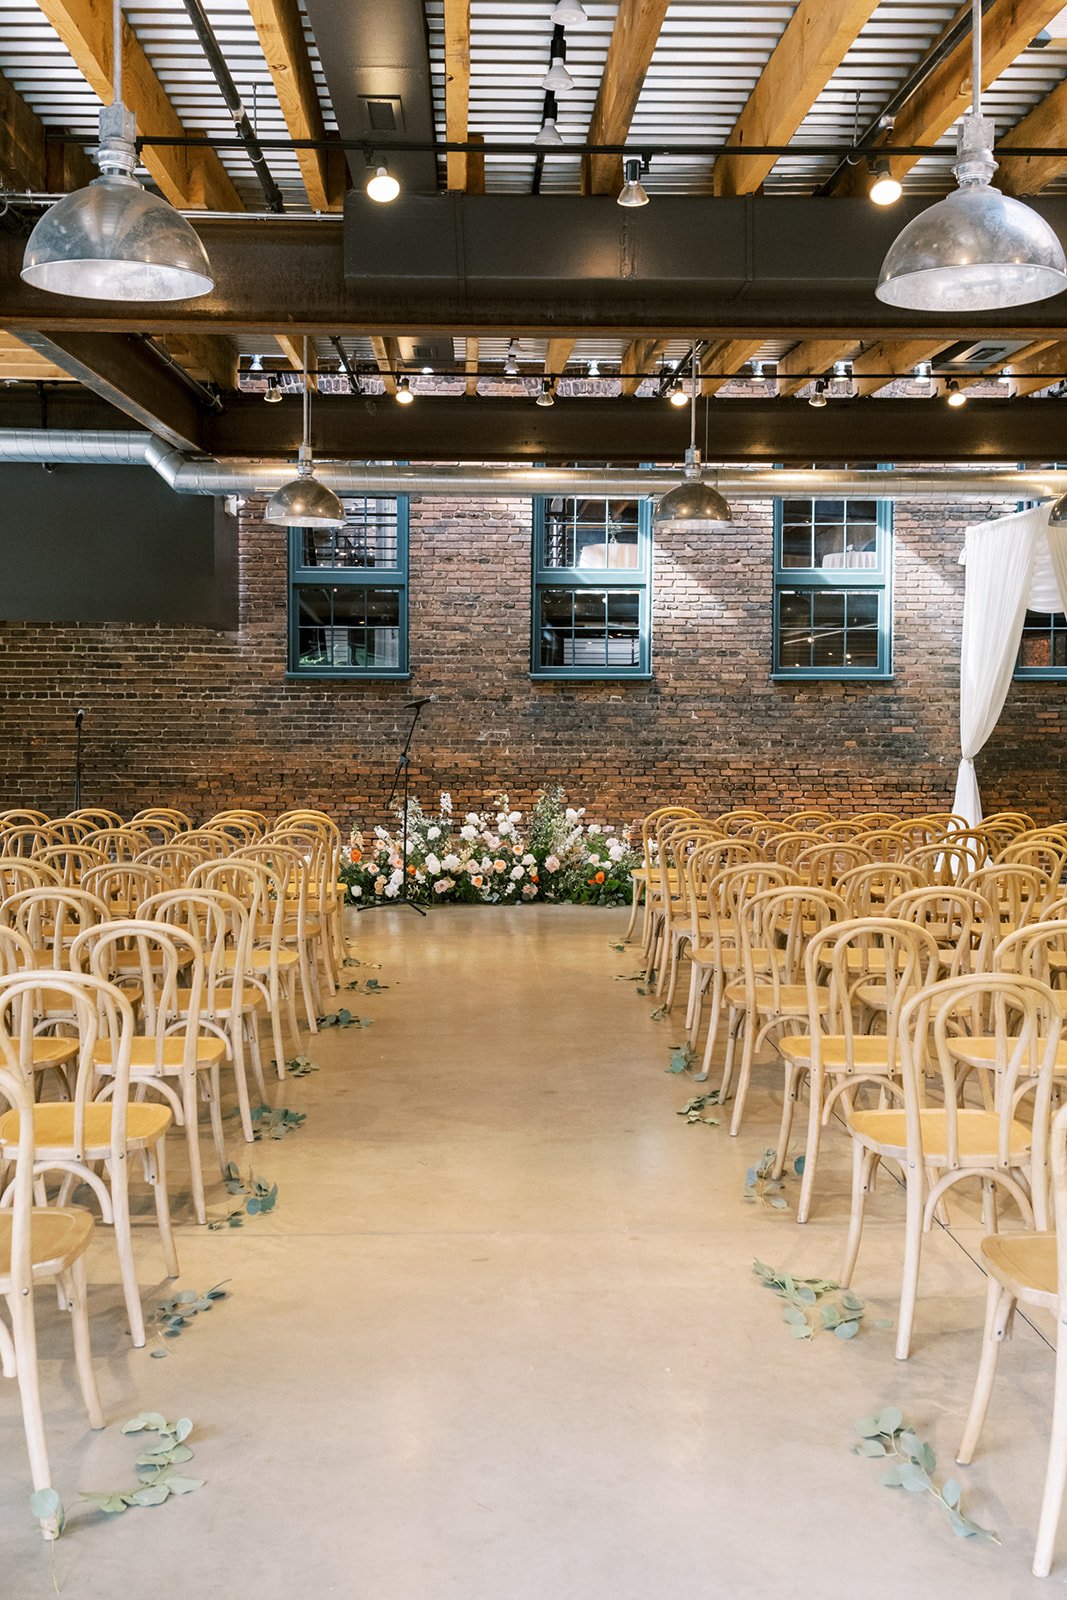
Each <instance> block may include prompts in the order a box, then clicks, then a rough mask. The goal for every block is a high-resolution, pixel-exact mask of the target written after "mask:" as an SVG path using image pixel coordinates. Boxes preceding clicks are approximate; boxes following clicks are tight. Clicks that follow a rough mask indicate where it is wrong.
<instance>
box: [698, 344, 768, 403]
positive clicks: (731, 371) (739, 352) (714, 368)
mask: <svg viewBox="0 0 1067 1600" xmlns="http://www.w3.org/2000/svg"><path fill="white" fill-rule="evenodd" d="M763 345H764V341H763V340H762V339H726V340H724V341H723V342H722V343H721V344H714V345H712V346H711V348H710V349H708V350H705V352H704V354H703V355H702V356H701V358H700V392H701V394H715V393H717V391H718V390H719V389H721V388H722V387H723V385H724V384H726V383H729V382H730V379H731V378H735V377H736V376H737V374H738V373H739V372H740V371H741V368H742V367H743V366H744V365H745V363H746V362H747V361H751V360H752V358H753V357H754V356H757V355H759V352H760V351H761V350H762V348H763Z"/></svg>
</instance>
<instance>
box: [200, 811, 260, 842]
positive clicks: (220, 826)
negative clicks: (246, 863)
mask: <svg viewBox="0 0 1067 1600" xmlns="http://www.w3.org/2000/svg"><path fill="white" fill-rule="evenodd" d="M204 827H205V828H212V829H214V830H215V831H216V832H218V833H224V834H226V835H227V837H228V838H230V839H231V840H232V841H233V844H234V847H236V848H239V847H240V846H241V845H245V844H258V843H259V841H260V840H261V839H262V838H263V836H264V834H265V833H266V831H267V819H266V817H265V816H264V815H263V813H262V812H260V811H217V812H216V813H215V815H214V816H213V817H209V818H208V820H207V822H205V824H204Z"/></svg>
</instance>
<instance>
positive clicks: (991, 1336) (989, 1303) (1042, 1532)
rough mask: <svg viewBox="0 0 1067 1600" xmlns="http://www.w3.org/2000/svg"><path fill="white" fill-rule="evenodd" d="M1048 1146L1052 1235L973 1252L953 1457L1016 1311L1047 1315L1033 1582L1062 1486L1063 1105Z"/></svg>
mask: <svg viewBox="0 0 1067 1600" xmlns="http://www.w3.org/2000/svg"><path fill="white" fill-rule="evenodd" d="M1050 1144H1051V1157H1052V1193H1053V1201H1054V1206H1055V1224H1056V1226H1055V1230H1054V1231H1042V1232H1040V1233H993V1234H990V1235H988V1236H987V1237H986V1238H984V1239H983V1240H982V1241H981V1244H980V1245H979V1247H978V1248H979V1252H980V1255H981V1258H982V1266H983V1267H984V1269H985V1273H986V1279H987V1287H986V1312H985V1328H984V1331H983V1334H982V1355H981V1360H980V1361H979V1364H978V1374H977V1377H976V1379H975V1385H974V1395H973V1397H972V1399H971V1408H970V1411H969V1413H968V1416H967V1421H966V1424H965V1426H964V1430H963V1438H962V1440H961V1442H960V1447H959V1450H958V1451H957V1452H956V1460H957V1461H958V1462H959V1463H960V1465H961V1466H963V1467H967V1466H970V1464H971V1462H972V1461H973V1460H974V1456H975V1451H976V1450H977V1448H978V1441H979V1439H980V1437H981V1433H982V1427H983V1424H984V1423H985V1419H986V1413H987V1411H988V1409H989V1401H990V1397H991V1396H992V1393H993V1383H994V1380H995V1378H996V1375H997V1363H998V1360H999V1358H1000V1351H1001V1347H1002V1345H1003V1344H1004V1343H1005V1341H1006V1340H1008V1339H1010V1338H1011V1336H1012V1334H1013V1332H1014V1329H1015V1312H1016V1308H1017V1307H1018V1306H1019V1305H1023V1306H1028V1307H1030V1308H1031V1309H1032V1310H1036V1311H1047V1312H1049V1314H1050V1315H1051V1316H1053V1317H1055V1319H1056V1325H1057V1333H1058V1338H1057V1340H1056V1377H1055V1384H1054V1387H1053V1393H1052V1427H1051V1436H1050V1439H1049V1452H1048V1464H1047V1466H1046V1468H1045V1487H1044V1492H1043V1494H1042V1497H1041V1511H1040V1515H1039V1518H1038V1525H1037V1544H1036V1546H1035V1549H1034V1560H1033V1568H1032V1570H1033V1573H1034V1576H1035V1577H1037V1578H1047V1577H1048V1575H1049V1573H1050V1572H1051V1570H1052V1557H1053V1553H1054V1549H1055V1543H1056V1531H1057V1529H1058V1527H1059V1521H1060V1515H1061V1512H1062V1509H1063V1492H1064V1487H1065V1485H1067V1106H1061V1107H1060V1109H1059V1110H1058V1111H1057V1112H1056V1115H1055V1118H1054V1119H1053V1123H1052V1135H1051V1140H1050Z"/></svg>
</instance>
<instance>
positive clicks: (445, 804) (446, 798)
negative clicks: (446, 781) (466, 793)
mask: <svg viewBox="0 0 1067 1600" xmlns="http://www.w3.org/2000/svg"><path fill="white" fill-rule="evenodd" d="M441 810H442V811H443V812H444V814H445V816H446V817H450V816H451V815H452V796H451V795H450V794H448V793H447V792H446V793H445V794H443V795H442V796H441Z"/></svg>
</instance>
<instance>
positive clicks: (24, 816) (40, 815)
mask: <svg viewBox="0 0 1067 1600" xmlns="http://www.w3.org/2000/svg"><path fill="white" fill-rule="evenodd" d="M47 821H48V812H47V811H32V810H26V809H24V808H20V807H15V808H13V809H11V810H9V811H0V828H21V827H27V826H28V827H31V828H32V827H33V826H34V824H35V823H38V822H47Z"/></svg>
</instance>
